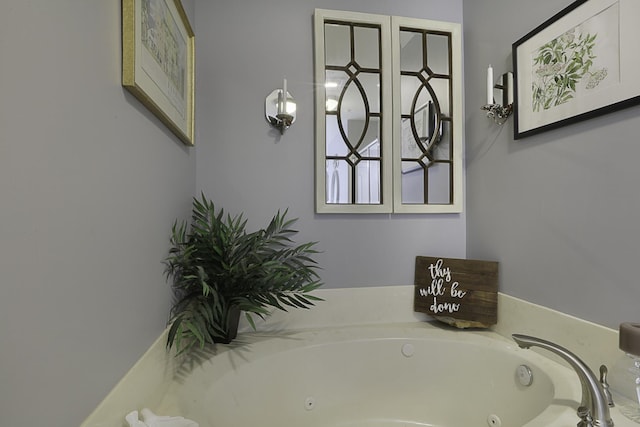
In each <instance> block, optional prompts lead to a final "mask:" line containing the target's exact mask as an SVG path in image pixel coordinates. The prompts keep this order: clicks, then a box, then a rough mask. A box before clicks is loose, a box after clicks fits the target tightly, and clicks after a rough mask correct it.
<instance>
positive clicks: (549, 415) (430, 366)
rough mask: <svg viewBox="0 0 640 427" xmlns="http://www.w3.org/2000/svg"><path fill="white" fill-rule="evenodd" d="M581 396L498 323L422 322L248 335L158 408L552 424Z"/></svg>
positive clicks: (280, 425) (313, 420) (314, 424)
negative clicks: (478, 326)
mask: <svg viewBox="0 0 640 427" xmlns="http://www.w3.org/2000/svg"><path fill="white" fill-rule="evenodd" d="M520 365H526V366H527V367H528V368H529V369H530V370H531V373H532V377H533V381H532V382H531V384H530V385H528V386H527V385H522V384H521V381H520V380H519V377H518V375H517V374H516V372H517V369H518V367H519V366H520ZM521 372H522V371H521ZM524 372H526V370H524ZM525 377H526V375H525ZM524 379H525V380H526V378H524ZM524 382H526V381H524ZM579 401H580V384H579V381H578V378H577V375H576V374H575V373H574V372H573V371H572V370H571V369H569V368H568V367H565V366H563V365H561V364H559V363H556V362H554V361H552V360H551V359H548V358H546V357H544V356H541V355H540V354H537V353H536V352H534V351H532V350H523V349H520V348H518V347H517V346H516V344H515V343H514V342H513V341H511V340H508V339H506V338H504V337H501V336H499V335H498V334H495V333H493V332H486V331H483V332H480V331H463V330H455V329H452V328H449V327H447V326H442V327H441V326H438V325H435V324H431V323H421V322H416V323H411V324H391V325H374V326H360V327H357V326H352V327H344V328H335V329H318V330H306V331H294V332H291V331H285V332H282V333H277V334H276V333H248V334H241V335H240V336H239V338H238V340H237V341H235V342H234V343H233V344H231V345H218V346H216V349H215V354H202V355H200V357H198V358H196V361H193V360H192V361H191V363H185V364H184V365H183V366H182V367H181V368H180V369H179V370H178V373H177V376H176V380H175V382H174V383H173V384H172V385H171V386H170V387H169V390H168V392H167V394H166V395H165V397H164V400H163V401H162V403H161V404H160V406H159V407H158V408H156V410H155V411H154V412H156V413H158V414H181V415H183V416H185V417H186V418H190V419H192V420H194V421H197V422H198V423H199V424H200V427H250V426H260V427H294V426H296V427H298V426H305V427H330V426H331V427H342V426H344V427H346V426H349V427H364V426H369V427H372V426H373V427H399V426H442V427H483V426H490V427H500V426H504V427H516V426H525V425H526V426H528V427H533V426H536V427H537V426H540V427H542V426H544V427H549V426H554V425H557V426H561V425H575V424H576V423H577V421H578V419H577V417H576V415H575V408H577V406H578V402H579Z"/></svg>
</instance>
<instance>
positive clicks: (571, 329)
mask: <svg viewBox="0 0 640 427" xmlns="http://www.w3.org/2000/svg"><path fill="white" fill-rule="evenodd" d="M413 293H414V286H413V285H407V286H385V287H368V288H344V289H320V290H318V291H316V293H315V294H316V295H317V296H320V297H322V298H323V299H324V300H325V301H324V302H319V303H318V304H317V305H316V307H314V308H312V309H311V310H293V311H290V312H288V313H281V312H275V313H274V314H273V315H272V316H270V317H269V318H267V319H266V320H265V321H260V322H257V328H258V331H256V332H254V331H252V329H251V328H250V326H249V325H248V324H246V323H245V322H244V321H242V322H241V325H240V332H239V335H238V340H237V342H235V343H234V344H232V345H229V346H222V345H220V346H217V348H216V349H215V350H214V351H215V352H216V355H215V357H214V359H215V362H216V364H217V363H218V361H219V360H226V361H227V362H225V363H228V362H230V361H231V360H233V361H234V363H235V364H236V365H238V364H242V363H245V362H243V360H244V359H243V358H242V357H241V356H243V355H244V356H245V357H246V358H247V360H249V358H251V357H254V352H255V349H256V348H260V349H261V353H260V354H261V356H260V357H270V356H267V355H266V354H263V353H262V351H263V350H264V351H265V352H268V350H267V348H268V347H269V344H268V343H269V341H271V342H273V341H274V340H275V341H277V342H279V345H278V346H276V347H277V348H273V350H272V351H274V352H275V351H280V350H283V349H285V348H287V347H286V346H293V345H298V343H300V341H301V340H300V335H299V334H311V335H313V334H321V333H324V332H322V331H323V330H324V329H325V328H333V329H335V330H336V331H340V330H345V331H346V330H348V329H351V330H353V329H354V328H356V329H358V330H359V332H360V333H362V334H363V337H366V334H367V332H366V331H367V330H369V331H371V332H370V333H373V332H372V331H378V332H376V334H378V333H380V331H385V330H386V331H391V330H393V331H395V332H394V333H393V334H392V335H397V332H398V330H400V331H402V334H404V336H400V337H398V336H395V338H394V339H398V340H402V339H407V338H409V337H411V336H412V334H416V333H420V334H423V333H425V332H430V333H431V332H435V333H436V334H447V335H449V336H450V337H453V338H455V339H460V337H462V340H469V341H473V340H478V339H480V340H490V341H491V342H492V343H495V344H497V345H498V346H506V347H508V348H509V349H512V351H514V352H516V353H517V354H518V355H522V357H525V358H528V357H531V356H529V355H530V354H534V355H535V357H538V358H540V360H543V361H545V360H546V361H549V363H551V364H552V366H554V368H559V369H560V371H558V372H562V373H563V377H564V378H565V379H566V387H569V388H573V387H577V388H578V397H577V399H579V382H578V379H577V377H576V376H575V373H574V372H573V371H572V370H570V369H569V368H568V367H566V364H564V362H562V361H558V360H556V359H554V358H553V357H554V355H552V354H550V353H548V352H545V354H543V353H542V352H541V353H539V354H536V353H535V350H533V349H532V350H522V349H519V348H517V346H516V344H515V342H513V341H512V340H511V338H510V336H511V334H512V333H522V334H528V335H534V336H538V337H541V338H545V339H548V340H550V341H553V342H556V343H558V344H560V345H562V346H564V347H566V348H568V349H569V350H571V351H573V352H575V353H576V354H577V355H578V356H579V357H580V358H582V359H583V360H584V361H585V362H586V363H587V364H588V365H589V366H590V367H591V368H592V369H593V370H594V371H597V368H598V366H599V365H600V364H601V363H606V364H607V365H608V366H612V365H613V364H614V363H615V361H616V360H617V359H618V358H619V357H620V356H621V355H622V353H621V352H620V351H619V350H618V341H617V339H618V338H617V337H618V336H617V331H615V330H612V329H608V328H604V327H602V326H599V325H595V324H593V323H590V322H585V321H582V320H580V319H577V318H575V317H571V316H567V315H565V314H562V313H559V312H555V311H553V310H549V309H547V308H545V307H541V306H538V305H535V304H530V303H527V302H526V301H522V300H519V299H517V298H513V297H510V296H507V295H504V294H499V295H498V323H497V324H496V325H495V326H494V327H493V328H492V329H491V330H482V331H479V330H457V329H455V328H452V327H449V326H446V325H444V324H440V323H438V322H434V321H432V320H431V318H430V317H429V316H427V315H426V314H423V313H414V312H413ZM398 328H400V329H398ZM336 333H338V332H336ZM345 333H346V332H345ZM165 343H166V331H165V332H164V333H163V334H162V335H161V336H160V337H159V338H158V340H157V341H156V342H155V343H154V344H153V345H152V346H151V348H150V349H149V350H148V351H147V352H146V353H145V355H144V356H143V357H142V358H141V359H140V360H139V361H138V362H137V363H136V364H135V365H134V367H133V368H132V369H131V370H130V371H129V373H127V374H126V375H125V376H124V378H123V379H122V380H121V381H120V382H119V383H118V384H117V386H116V387H115V388H114V389H113V390H112V391H111V392H110V393H109V395H108V396H107V397H106V398H105V399H104V401H103V402H102V403H101V404H100V405H99V406H98V407H97V408H96V409H95V411H94V412H93V413H92V414H91V415H90V416H89V417H88V418H87V419H86V420H85V421H84V423H83V424H82V425H81V427H107V426H108V427H122V426H124V425H125V424H124V416H125V415H126V414H127V413H129V412H130V411H132V410H134V409H138V410H140V409H142V408H143V407H149V408H150V409H152V410H154V412H156V413H158V414H161V415H182V416H185V417H187V418H191V419H195V417H194V416H193V415H192V414H185V413H180V411H181V407H183V406H184V402H180V401H179V400H176V399H175V398H173V397H170V395H173V394H176V393H175V390H177V387H180V386H181V385H183V384H187V383H189V384H190V385H189V387H193V386H194V384H193V381H201V382H202V383H201V385H208V384H210V383H211V381H213V380H214V379H215V378H216V377H219V378H221V377H222V376H223V375H224V374H223V373H222V371H221V370H218V371H217V370H216V369H214V367H213V366H210V368H211V369H208V370H207V371H208V372H211V376H209V374H208V375H207V376H206V378H200V377H201V376H199V375H196V376H193V375H191V374H190V372H191V373H192V371H191V370H196V369H198V370H202V369H206V368H207V366H208V365H210V364H212V363H213V359H212V358H211V354H208V355H201V356H202V357H200V358H199V359H198V360H199V361H198V363H196V364H195V365H193V366H192V367H188V366H186V365H182V366H180V364H179V363H178V362H179V360H178V359H175V358H174V357H173V354H169V353H167V351H166V348H165ZM398 353H399V350H398ZM232 356H233V357H232ZM413 358H415V356H414V357H412V359H413ZM265 363H266V362H265ZM536 363H547V362H538V361H536ZM265 366H268V364H266V365H265ZM216 372H217V373H216ZM462 386H464V384H463V385H462ZM563 387H565V386H563ZM270 390H271V391H272V392H273V389H270ZM169 391H171V392H170V393H169V394H168V392H169ZM566 403H567V402H564V405H563V404H560V405H551V406H550V407H549V408H551V409H548V410H547V411H545V412H543V413H542V415H540V416H539V417H537V418H536V419H535V421H536V423H537V422H540V423H544V424H531V427H533V426H534V425H535V426H537V425H540V426H542V425H545V426H555V425H558V426H560V425H566V426H568V425H575V424H576V422H577V417H576V415H575V411H574V410H572V409H570V408H568V407H567V406H566ZM426 404H427V402H425V403H424V405H426ZM486 409H488V408H486ZM567 409H568V410H567ZM453 410H454V411H455V410H459V409H455V408H454V409H453ZM498 415H499V414H498ZM612 417H613V419H614V421H615V422H616V426H629V427H631V426H635V424H634V423H632V422H631V421H630V420H628V419H626V418H625V417H624V416H622V415H621V414H620V413H619V412H618V410H617V409H616V408H613V410H612ZM196 421H199V420H197V419H196ZM200 425H201V427H209V426H208V425H207V424H205V423H201V424H200ZM336 425H338V424H336ZM377 425H379V426H380V427H382V426H384V425H391V424H377ZM396 425H397V424H396ZM503 425H505V424H503ZM527 425H529V424H527ZM225 427H226V426H225ZM351 427H358V426H357V425H355V424H353V425H351Z"/></svg>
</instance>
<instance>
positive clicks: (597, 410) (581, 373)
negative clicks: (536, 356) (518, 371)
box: [511, 334, 613, 427]
mask: <svg viewBox="0 0 640 427" xmlns="http://www.w3.org/2000/svg"><path fill="white" fill-rule="evenodd" d="M511 337H512V338H513V339H514V341H515V342H516V343H517V344H518V346H519V347H521V348H529V347H540V348H543V349H545V350H549V351H550V352H552V353H555V354H557V355H558V356H560V357H561V358H562V359H564V360H566V361H567V363H569V365H570V366H571V367H572V368H573V370H574V371H575V372H576V373H577V374H578V377H579V378H580V384H581V386H582V400H581V402H580V407H578V417H580V419H581V421H580V422H579V423H578V427H613V420H612V419H611V416H610V415H609V407H610V406H613V400H611V397H610V396H611V395H610V394H609V393H607V392H608V390H609V385H608V384H607V382H606V375H607V368H606V366H604V365H602V366H601V367H600V375H601V376H600V380H598V378H597V377H596V376H595V374H594V373H593V371H592V370H591V369H590V368H589V367H588V366H587V365H586V363H584V362H583V361H582V360H580V358H579V357H578V356H576V355H575V354H573V353H571V352H570V351H569V350H567V349H566V348H564V347H561V346H559V345H557V344H554V343H552V342H550V341H546V340H543V339H541V338H536V337H531V336H528V335H520V334H513V335H511Z"/></svg>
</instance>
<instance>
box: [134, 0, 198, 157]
mask: <svg viewBox="0 0 640 427" xmlns="http://www.w3.org/2000/svg"><path fill="white" fill-rule="evenodd" d="M194 74H195V35H194V33H193V30H192V28H191V25H190V24H189V19H188V18H187V15H186V14H185V12H184V9H183V7H182V3H181V2H180V0H122V86H124V87H125V88H126V89H127V90H128V91H129V92H131V93H132V94H133V95H134V96H135V97H136V98H138V99H139V100H140V102H142V104H144V105H145V106H146V107H147V108H148V109H149V110H150V111H151V112H153V113H154V114H155V115H156V116H157V117H158V118H159V119H160V120H161V121H162V122H163V123H164V124H165V125H166V126H167V127H168V128H169V129H170V130H171V131H172V132H173V133H174V134H175V135H176V136H177V137H178V138H180V140H181V141H182V142H184V143H185V144H187V145H193V144H194V109H195V102H194V91H195V79H194Z"/></svg>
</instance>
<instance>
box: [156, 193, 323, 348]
mask: <svg viewBox="0 0 640 427" xmlns="http://www.w3.org/2000/svg"><path fill="white" fill-rule="evenodd" d="M286 215H287V211H284V213H280V212H279V211H278V213H277V214H276V215H275V216H274V217H273V218H272V219H271V221H270V223H269V225H268V226H267V228H266V229H261V230H258V231H255V232H252V233H249V232H247V231H246V224H247V221H246V219H244V217H243V215H242V214H240V215H236V216H231V215H229V214H227V215H225V213H224V211H223V210H222V209H220V210H219V211H216V208H215V206H214V204H213V202H211V201H209V200H207V199H206V197H205V196H204V194H203V195H202V196H201V200H198V199H196V198H194V199H193V208H192V217H191V222H190V224H189V225H187V222H186V221H185V222H178V221H176V222H175V223H174V225H173V227H172V231H171V240H170V242H171V249H170V250H169V256H168V257H167V258H166V259H165V261H164V264H165V267H166V270H165V271H166V274H167V277H168V278H170V279H172V288H173V293H174V298H175V301H174V305H173V307H172V309H171V315H170V319H169V322H170V324H171V327H170V328H169V334H168V340H167V346H168V347H172V346H174V345H175V346H176V348H177V350H178V353H182V352H185V351H189V350H190V349H191V348H192V347H193V346H194V345H196V344H198V345H199V346H200V347H201V348H203V347H204V346H205V344H212V343H217V342H222V343H228V342H230V341H231V340H232V339H233V338H234V337H235V333H234V329H233V327H234V323H235V326H237V314H238V313H239V312H240V311H244V312H245V314H246V317H247V319H248V321H249V323H250V324H251V325H252V326H253V327H254V328H255V323H254V319H253V317H252V315H257V316H259V317H261V318H263V317H265V316H268V315H269V313H270V310H269V309H270V308H277V309H280V310H284V311H286V310H287V308H309V307H311V306H313V305H314V302H315V301H320V300H321V299H320V298H318V297H315V296H313V295H310V294H309V292H311V291H313V290H315V289H317V288H318V287H319V286H321V285H322V282H321V281H320V279H319V276H318V273H317V269H318V265H317V263H316V261H314V260H313V259H312V256H313V255H314V254H316V253H317V251H316V250H315V249H314V248H313V247H314V246H315V244H316V242H309V243H304V244H301V245H295V244H294V242H293V240H292V239H291V236H292V235H293V234H295V233H297V231H296V230H293V229H291V228H290V227H291V225H292V224H293V223H294V222H295V221H296V219H287V218H286Z"/></svg>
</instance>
